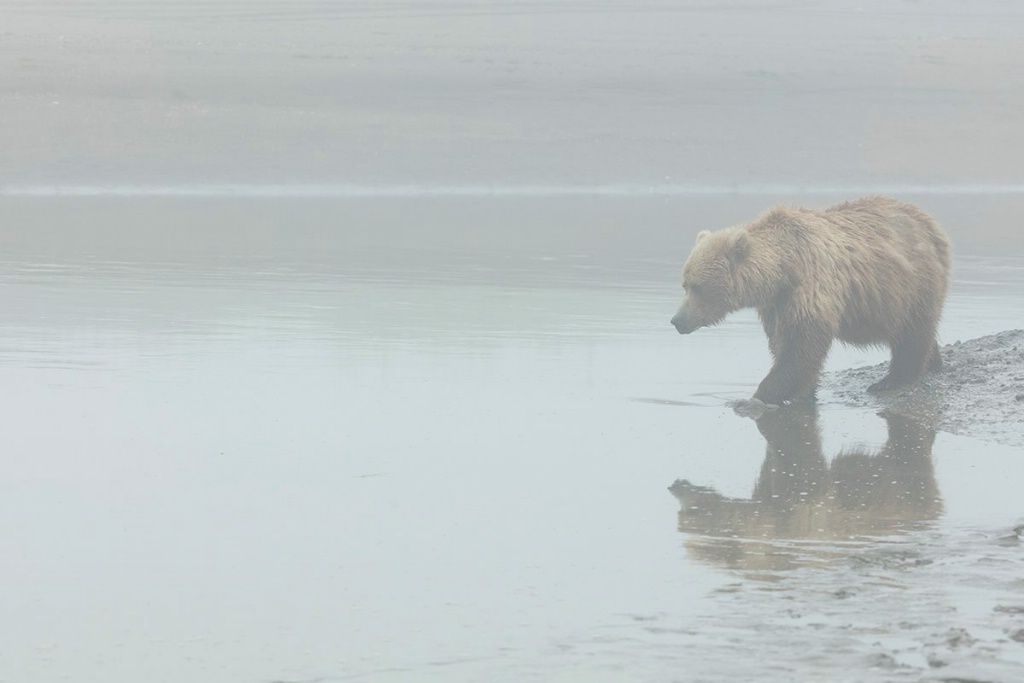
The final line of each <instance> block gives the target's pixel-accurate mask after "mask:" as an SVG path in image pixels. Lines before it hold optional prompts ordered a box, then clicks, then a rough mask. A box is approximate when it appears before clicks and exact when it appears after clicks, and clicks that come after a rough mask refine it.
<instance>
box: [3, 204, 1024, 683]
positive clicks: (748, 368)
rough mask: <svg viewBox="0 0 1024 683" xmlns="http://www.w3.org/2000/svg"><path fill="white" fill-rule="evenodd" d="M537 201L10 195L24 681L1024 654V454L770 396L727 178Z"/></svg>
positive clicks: (16, 597) (533, 673)
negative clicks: (687, 325) (758, 394)
mask: <svg viewBox="0 0 1024 683" xmlns="http://www.w3.org/2000/svg"><path fill="white" fill-rule="evenodd" d="M502 201H503V202H504V205H502V206H495V205H494V204H493V203H489V200H488V199H486V198H469V199H467V198H460V199H458V200H450V201H445V200H443V199H441V200H438V199H431V200H430V201H427V202H404V203H403V202H402V201H393V200H389V199H369V200H363V201H356V200H351V199H349V200H330V201H327V200H318V201H313V200H303V201H300V200H273V201H270V200H267V201H260V200H253V199H244V200H243V199H234V200H216V199H208V198H207V199H196V198H191V199H187V198H177V199H176V198H148V199H147V198H135V199H128V198H119V199H109V198H107V199H104V198H75V199H64V200H55V199H53V198H49V199H46V198H20V199H19V198H5V199H4V200H3V205H4V208H5V214H6V215H7V216H8V217H9V220H8V222H7V223H6V225H5V228H4V233H5V242H6V243H7V247H6V248H5V251H4V254H3V256H2V260H0V278H2V284H3V287H4V291H5V297H4V298H3V301H2V302H0V321H2V336H0V373H2V377H3V386H4V390H3V391H2V392H0V402H2V408H3V414H4V415H5V420H6V429H4V430H2V431H0V446H2V451H3V452H4V453H5V456H4V457H3V458H2V459H0V533H2V537H3V538H4V539H5V543H4V549H3V551H2V552H0V576H2V578H3V580H2V582H0V599H2V601H3V604H4V605H5V609H4V610H3V611H2V614H0V628H2V630H3V632H4V633H5V637H4V643H3V645H2V646H0V648H2V656H0V680H10V681H22V680H25V681H29V680H31V681H59V680H104V681H112V682H120V681H125V682H127V681H137V680H149V681H160V680H166V681H183V680H188V681H335V680H337V681H341V680H373V681H406V680H409V681H411V680H415V681H424V680H437V681H484V680H487V681H495V680H498V681H522V680H538V681H541V680H542V681H604V680H607V681H626V680H628V681H637V680H650V681H666V680H709V681H711V680H753V679H756V678H762V679H764V677H765V676H767V677H768V678H769V679H772V678H771V677H772V676H776V678H774V679H772V680H785V679H786V677H787V676H790V677H792V676H797V677H798V678H799V677H800V676H814V675H816V676H819V677H821V676H832V678H829V679H828V680H858V681H864V680H879V681H882V680H904V679H905V680H921V679H922V677H926V676H928V675H932V673H934V672H943V675H946V676H950V675H954V674H956V675H960V674H961V673H964V672H966V673H971V674H972V675H975V674H978V673H979V672H981V675H983V676H987V678H984V680H1016V679H1019V676H1020V674H1021V672H1022V671H1024V668H1021V667H1022V666H1024V652H1022V651H1021V647H1020V645H1019V643H1017V642H1015V641H1017V640H1020V638H1019V637H1018V636H1020V635H1021V634H1022V633H1024V632H1022V631H1021V630H1020V628H1024V622H1022V621H1021V620H1020V616H1019V614H1018V613H1017V612H1016V611H1014V610H1017V609H1019V608H1021V606H1022V605H1024V590H1022V587H1021V584H1020V582H1019V576H1020V569H1021V567H1022V562H1021V558H1020V551H1019V548H1018V547H1016V546H1015V545H1014V541H1015V539H1016V537H1015V536H1013V532H1012V529H1013V527H1014V526H1015V525H1016V524H1018V523H1019V522H1020V520H1021V516H1022V509H1021V505H1020V491H1021V485H1022V484H1024V458H1022V457H1021V456H1022V455H1024V453H1021V452H1020V451H1019V450H1015V449H1013V448H1009V447H1005V446H999V445H996V444H991V443H983V442H980V441H975V440H972V439H968V438H964V437H956V436H951V435H947V434H938V435H936V434H935V433H933V432H930V431H928V430H927V429H924V428H923V427H921V426H920V425H915V424H909V423H903V422H899V421H895V420H893V419H888V420H887V419H883V418H882V417H879V416H876V415H874V414H872V413H871V412H864V411H854V410H849V409H845V408H843V407H841V406H838V405H834V404H831V403H829V401H828V398H827V397H825V400H824V401H823V403H822V406H821V408H820V410H819V411H818V412H817V414H802V415H790V416H788V417H783V418H777V419H774V420H773V419H769V420H762V421H761V422H759V423H756V422H754V421H752V420H748V419H744V418H740V417H738V416H736V415H734V414H733V413H732V412H731V410H730V409H728V408H727V407H726V405H725V404H726V402H727V401H728V400H731V399H734V398H739V397H745V396H748V395H750V393H751V392H752V391H753V389H754V388H755V386H756V383H757V381H758V380H759V379H760V378H761V376H763V373H764V372H765V371H766V369H767V366H768V354H767V348H766V343H765V340H764V338H763V334H762V333H761V331H760V328H759V326H758V325H757V322H756V320H755V318H754V316H753V315H750V314H739V315H736V316H734V317H733V318H732V319H731V320H730V321H729V322H728V323H726V324H724V325H722V326H721V327H719V328H716V329H714V330H706V331H702V332H701V333H699V334H695V335H692V336H690V337H687V338H683V339H681V338H679V337H678V335H676V334H675V333H674V331H673V330H672V329H671V327H670V326H669V323H668V319H669V317H670V316H671V314H672V313H673V311H674V310H675V307H676V305H677V298H678V296H679V294H680V292H679V290H678V286H677V276H678V270H679V267H680V265H681V262H682V259H683V257H684V256H685V253H686V252H687V251H688V249H689V245H690V243H691V242H692V237H693V234H694V233H695V232H696V230H698V229H701V228H703V227H714V225H713V224H712V225H692V226H690V225H688V226H686V227H685V228H682V229H679V231H678V232H677V228H675V227H666V226H671V225H674V224H676V223H678V217H679V216H680V215H687V213H686V207H687V205H686V202H687V201H692V200H687V199H686V198H680V199H676V200H674V201H676V202H678V203H681V204H678V205H672V206H667V205H664V203H659V205H658V206H659V207H660V208H656V209H654V210H653V212H652V213H649V214H645V213H644V210H643V209H642V208H639V207H638V205H636V204H635V203H634V204H630V203H629V202H628V201H627V200H617V199H606V200H604V201H605V202H606V203H605V204H604V205H603V206H599V207H595V206H592V205H590V204H589V203H588V202H581V200H579V199H572V200H562V201H561V203H557V202H555V203H549V204H548V205H544V206H543V207H542V208H541V209H537V208H536V207H537V205H538V204H543V201H541V200H536V199H532V200H521V204H522V205H517V206H511V209H512V210H511V211H509V209H510V206H509V205H510V204H515V202H514V201H513V200H508V199H506V200H502ZM726 201H727V200H723V199H721V198H718V199H713V200H706V201H705V202H704V203H703V204H701V205H700V211H701V212H703V213H702V214H701V215H704V216H706V217H707V219H708V221H709V222H712V223H713V222H714V221H718V220H719V218H720V217H721V215H723V214H726V213H728V212H729V210H730V209H729V208H727V207H722V206H721V205H722V204H723V203H725V202H726ZM815 203H820V202H815ZM499 204H501V203H500V202H499ZM609 207H611V210H609V211H606V209H609ZM708 207H713V208H712V209H709V208H708ZM691 208H692V207H691ZM693 210H696V209H693ZM609 216H610V217H609ZM644 216H646V217H647V218H649V219H650V220H648V221H647V222H646V223H644V222H643V221H642V220H636V221H635V224H636V225H638V226H639V227H638V228H637V229H636V230H635V231H630V232H629V233H628V234H623V231H622V230H621V229H618V230H616V229H615V228H616V225H621V223H619V222H618V221H621V220H624V219H629V220H630V221H631V222H632V221H633V219H639V218H642V217H644ZM668 216H672V218H671V219H669V218H667V217H668ZM624 217H625V218H624ZM517 221H518V222H519V228H518V229H516V230H510V229H508V226H509V225H511V224H513V223H515V222H517ZM1022 273H1024V258H1020V257H1013V256H1000V257H998V258H995V257H987V256H969V255H965V256H963V257H962V258H961V259H960V260H959V261H958V264H957V274H956V284H955V286H954V290H953V294H952V296H951V299H950V302H949V306H948V309H947V315H946V317H945V320H944V322H943V327H942V337H943V339H944V340H946V341H953V340H955V339H967V338H972V337H976V336H980V335H983V334H988V333H993V332H997V331H1000V330H1003V329H1007V328H1010V327H1014V326H1019V325H1020V321H1021V320H1024V276H1022ZM884 358H885V355H884V353H882V352H872V351H863V350H850V349H842V348H837V349H835V350H834V352H833V356H832V357H831V359H830V367H833V368H836V367H847V366H849V365H852V364H855V363H869V362H878V361H881V360H883V359H884ZM670 486H671V487H672V490H671V491H669V490H668V488H669V487H670ZM960 631H963V632H964V633H968V634H969V635H968V636H967V637H963V638H960V640H957V636H956V634H957V633H959V632H960ZM951 634H952V635H951ZM809 639H810V642H814V643H816V646H815V647H814V648H811V649H810V650H809V649H808V647H807V642H809ZM951 639H952V640H951ZM954 641H955V642H954ZM951 643H952V644H951ZM738 654H739V655H740V656H737V655H738ZM844 672H845V673H844ZM950 672H952V673H950ZM958 672H959V673H958ZM936 675H938V674H936ZM965 675H966V674H965ZM805 680H806V679H805Z"/></svg>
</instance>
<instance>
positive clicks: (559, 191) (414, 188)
mask: <svg viewBox="0 0 1024 683" xmlns="http://www.w3.org/2000/svg"><path fill="white" fill-rule="evenodd" d="M775 194H781V195H793V194H795V195H799V194H812V195H825V194H834V195H870V194H921V195H933V194H951V195H957V194H963V195H979V194H992V195H999V194H1024V183H965V184H950V183H936V184H916V183H908V184H900V183H893V184H888V183H879V184H871V183H866V184H858V183H853V184H819V185H804V184H800V183H781V184H777V183H766V184H757V183H750V184H733V185H728V184H706V185H703V184H650V185H648V184H642V183H610V184H601V183H595V184H583V183H580V184H549V185H532V184H522V185H516V184H487V183H480V184H445V185H429V184H410V183H396V184H384V183H381V184H360V183H336V184H333V183H327V184H324V183H312V184H306V183H296V184H281V183H278V184H264V183H251V184H247V183H208V184H198V185H196V184H192V185H190V184H161V185H157V184H152V185H145V184H138V185H132V184H107V185H102V184H101V185H84V184H31V185H29V184H21V185H13V184H12V185H2V184H0V197H244V198H258V197H266V198H331V197H336V198H376V197H380V198H389V197H391V198H415V197H571V196H581V197H587V196H610V197H641V196H688V195H692V196H700V195H775Z"/></svg>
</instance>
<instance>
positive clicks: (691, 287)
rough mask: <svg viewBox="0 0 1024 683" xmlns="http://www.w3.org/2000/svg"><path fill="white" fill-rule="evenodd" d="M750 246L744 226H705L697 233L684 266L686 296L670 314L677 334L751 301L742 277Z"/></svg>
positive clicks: (717, 320)
mask: <svg viewBox="0 0 1024 683" xmlns="http://www.w3.org/2000/svg"><path fill="white" fill-rule="evenodd" d="M750 247H751V244H750V235H749V233H748V232H747V229H746V228H745V227H739V228H727V229H725V230H719V231H716V232H709V231H707V230H705V231H703V232H701V233H700V234H699V235H697V244H696V245H694V247H693V251H692V252H690V258H688V259H687V260H686V265H684V266H683V288H684V289H685V290H686V298H685V299H683V303H682V305H681V306H680V307H679V311H678V312H677V313H676V314H675V316H674V317H673V318H672V325H674V326H675V328H676V330H678V331H679V334H689V333H691V332H693V331H694V330H696V329H699V328H701V327H707V326H709V325H716V324H718V323H720V322H721V321H722V319H724V318H725V316H727V315H728V314H730V313H732V312H733V311H737V310H739V309H741V308H746V307H747V306H751V305H753V302H751V301H748V298H749V297H748V296H747V293H746V292H745V291H744V290H745V289H746V287H745V278H743V277H742V275H743V273H742V269H743V267H744V265H745V263H746V261H747V260H748V257H749V256H750Z"/></svg>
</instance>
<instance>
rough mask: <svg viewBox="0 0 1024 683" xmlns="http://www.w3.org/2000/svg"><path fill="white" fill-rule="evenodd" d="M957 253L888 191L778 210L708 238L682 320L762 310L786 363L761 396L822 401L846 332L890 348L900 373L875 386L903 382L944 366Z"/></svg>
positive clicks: (696, 260)
mask: <svg viewBox="0 0 1024 683" xmlns="http://www.w3.org/2000/svg"><path fill="white" fill-rule="evenodd" d="M950 252H951V250H950V246H949V241H948V240H947V239H946V236H945V235H944V234H943V232H942V230H940V229H939V227H938V226H937V225H936V224H935V221H933V220H932V219H931V218H930V217H929V216H928V215H927V214H925V213H924V212H923V211H921V210H920V209H918V208H917V207H915V206H911V205H910V204H904V203H902V202H898V201H895V200H893V199H888V198H886V197H865V198H863V199H858V200H856V201H852V202H845V203H843V204H838V205H836V206H833V207H830V208H828V209H826V210H824V211H815V210H810V209H803V208H789V207H782V208H776V209H772V210H770V211H768V212H767V213H765V214H764V215H762V216H761V217H760V218H759V219H757V220H756V221H754V222H753V223H750V224H747V225H740V226H736V227H732V228H726V229H724V230H719V231H716V232H708V231H704V232H702V233H700V234H699V235H698V236H697V244H696V245H695V246H694V248H693V252H692V253H691V254H690V257H689V259H687V261H686V265H685V266H684V267H683V287H684V288H685V289H686V298H685V299H684V301H683V303H682V306H680V308H679V312H678V313H676V315H675V317H674V318H672V324H673V325H674V326H675V328H676V329H677V330H678V331H679V333H680V334H689V333H690V332H693V331H694V330H696V329H698V328H701V327H706V326H708V325H714V324H716V323H718V322H720V321H721V320H722V319H723V318H725V316H726V315H728V314H729V313H731V312H732V311H736V310H739V309H741V308H756V309H757V312H758V315H759V316H760V318H761V323H762V325H763V326H764V331H765V333H766V334H767V335H768V346H769V348H770V349H771V353H772V356H773V358H774V363H773V365H772V369H771V371H770V372H769V373H768V375H767V377H765V378H764V380H763V381H762V382H761V384H760V386H758V388H757V392H756V393H755V394H754V398H756V399H760V400H761V401H764V402H765V403H772V404H784V403H790V402H799V401H804V400H811V401H813V400H814V391H815V388H816V387H817V383H818V377H819V375H820V374H821V368H822V366H823V365H824V362H825V358H826V356H827V355H828V351H829V348H830V347H831V345H832V341H833V340H834V339H839V340H840V341H842V342H844V343H847V344H853V345H855V346H872V345H886V346H888V347H890V349H891V350H892V360H891V361H890V363H889V373H888V375H886V376H885V377H884V378H883V379H882V380H881V381H880V382H877V383H876V384H873V385H872V386H871V387H869V390H870V391H880V390H885V389H891V388H895V387H899V386H903V385H906V384H910V383H913V382H915V381H917V380H918V379H920V378H921V376H922V375H923V374H924V373H925V371H926V370H937V369H939V368H940V367H941V365H942V360H941V358H940V357H939V350H938V344H937V343H936V337H935V334H936V328H937V327H938V324H939V316H940V315H941V314H942V305H943V303H944V301H945V299H946V290H947V289H948V285H949V273H950V267H951V253H950Z"/></svg>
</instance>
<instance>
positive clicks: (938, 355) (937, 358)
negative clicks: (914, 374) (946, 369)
mask: <svg viewBox="0 0 1024 683" xmlns="http://www.w3.org/2000/svg"><path fill="white" fill-rule="evenodd" d="M940 370H942V352H941V351H939V342H935V346H933V347H932V354H931V356H929V358H928V372H939V371H940Z"/></svg>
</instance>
